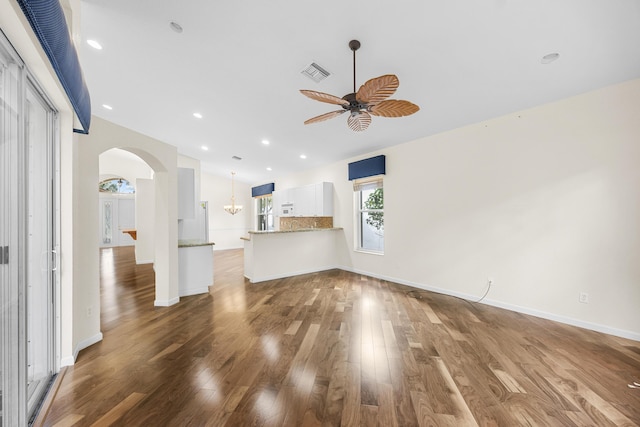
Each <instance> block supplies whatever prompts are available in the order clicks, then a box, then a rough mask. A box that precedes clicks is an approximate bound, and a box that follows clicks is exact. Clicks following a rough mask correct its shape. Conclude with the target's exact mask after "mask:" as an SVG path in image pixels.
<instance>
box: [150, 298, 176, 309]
mask: <svg viewBox="0 0 640 427" xmlns="http://www.w3.org/2000/svg"><path fill="white" fill-rule="evenodd" d="M179 302H180V297H175V298H172V299H170V300H158V299H157V300H155V301H154V302H153V305H155V306H156V307H170V306H172V305H174V304H177V303H179Z"/></svg>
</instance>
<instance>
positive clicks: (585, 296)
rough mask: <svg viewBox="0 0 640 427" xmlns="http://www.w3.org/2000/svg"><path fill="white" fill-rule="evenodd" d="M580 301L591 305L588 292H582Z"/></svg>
mask: <svg viewBox="0 0 640 427" xmlns="http://www.w3.org/2000/svg"><path fill="white" fill-rule="evenodd" d="M578 301H580V302H581V303H583V304H589V294H588V293H586V292H580V296H579V297H578Z"/></svg>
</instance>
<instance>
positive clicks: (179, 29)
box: [169, 21, 183, 33]
mask: <svg viewBox="0 0 640 427" xmlns="http://www.w3.org/2000/svg"><path fill="white" fill-rule="evenodd" d="M169 27H170V28H171V29H172V30H173V31H175V32H176V33H181V32H182V31H183V30H182V25H180V24H178V23H177V22H176V21H171V22H169Z"/></svg>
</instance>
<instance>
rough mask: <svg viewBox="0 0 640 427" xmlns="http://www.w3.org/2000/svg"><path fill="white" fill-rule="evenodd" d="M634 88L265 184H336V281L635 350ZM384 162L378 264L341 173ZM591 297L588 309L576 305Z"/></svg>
mask: <svg viewBox="0 0 640 427" xmlns="http://www.w3.org/2000/svg"><path fill="white" fill-rule="evenodd" d="M639 137H640V80H634V81H630V82H627V83H625V84H621V85H616V86H612V87H608V88H605V89H602V90H598V91H594V92H590V93H588V94H584V95H581V96H577V97H574V98H570V99H566V100H563V101H560V102H556V103H552V104H548V105H544V106H541V107H538V108H533V109H530V110H526V111H522V112H518V113H513V114H510V115H508V116H504V117H500V118H497V119H494V120H490V121H486V122H482V123H478V124H476V125H472V126H467V127H464V128H461V129H457V130H453V131H450V132H446V133H443V134H440V135H435V136H432V137H426V138H423V139H420V140H417V141H413V142H409V143H406V144H402V145H398V146H395V147H391V148H389V149H385V150H382V151H379V152H374V153H370V154H369V155H366V156H361V157H358V158H353V159H349V160H348V161H344V162H339V163H336V164H333V165H330V166H328V167H325V168H320V169H316V170H313V171H307V172H304V173H300V174H297V175H292V176H287V177H283V178H281V179H278V180H276V188H278V189H283V188H288V187H295V186H300V185H305V184H311V183H314V182H320V181H333V182H334V190H335V194H334V204H335V213H334V215H335V217H334V224H335V225H336V226H338V227H344V229H345V234H344V239H343V241H342V242H341V243H340V244H339V246H338V247H337V248H336V250H338V251H339V252H340V253H341V256H342V262H343V263H344V265H343V268H345V269H349V270H352V271H359V272H363V273H366V274H370V275H373V276H377V277H382V278H388V279H390V280H394V281H396V282H400V283H405V284H412V285H414V286H417V287H422V288H429V289H435V290H439V291H442V292H445V293H448V294H453V295H459V296H465V297H469V298H475V297H479V296H481V295H482V294H483V292H484V291H485V289H486V283H487V279H488V278H489V277H491V278H493V279H494V286H493V287H492V289H491V292H490V293H489V295H488V296H487V300H486V302H488V303H490V304H493V305H497V306H503V307H506V308H510V309H514V310H517V311H521V312H525V313H530V314H534V315H538V316H542V317H546V318H551V319H555V320H559V321H563V322H565V323H570V324H576V325H579V326H583V327H588V328H591V329H595V330H600V331H604V332H608V333H612V334H616V335H620V336H625V337H629V338H633V339H636V340H640V310H639V309H638V308H639V307H640V262H639V261H638V260H640V168H639V167H638V161H639V159H640V144H639V143H638V138H639ZM378 154H385V155H386V158H387V175H386V176H385V179H384V187H385V254H384V256H376V255H369V254H363V253H357V252H354V251H353V215H354V214H353V191H352V187H351V184H350V183H349V182H348V181H346V178H345V177H346V171H347V163H348V162H350V161H355V160H359V159H362V158H367V157H370V156H374V155H378ZM580 292H587V293H589V298H590V302H589V304H583V303H579V302H578V296H579V293H580Z"/></svg>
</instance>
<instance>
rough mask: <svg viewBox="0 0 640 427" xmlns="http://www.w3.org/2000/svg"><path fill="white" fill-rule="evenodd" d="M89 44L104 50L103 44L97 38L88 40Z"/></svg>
mask: <svg viewBox="0 0 640 427" xmlns="http://www.w3.org/2000/svg"><path fill="white" fill-rule="evenodd" d="M87 44H88V45H89V46H91V47H92V48H94V49H98V50H102V45H101V44H100V43H98V42H97V41H95V40H87Z"/></svg>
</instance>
